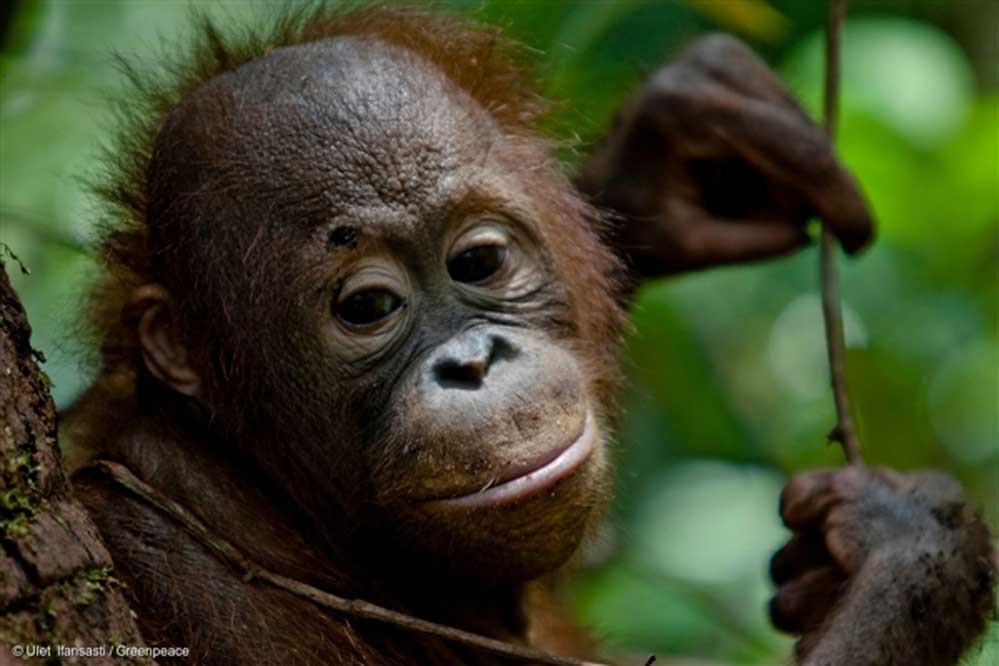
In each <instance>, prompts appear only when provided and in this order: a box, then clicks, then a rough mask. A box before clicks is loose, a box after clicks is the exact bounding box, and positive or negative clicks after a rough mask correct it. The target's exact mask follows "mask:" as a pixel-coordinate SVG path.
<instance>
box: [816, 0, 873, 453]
mask: <svg viewBox="0 0 999 666" xmlns="http://www.w3.org/2000/svg"><path fill="white" fill-rule="evenodd" d="M846 5H847V0H829V13H828V16H827V19H826V76H825V79H826V80H825V98H824V105H823V106H824V113H823V120H824V122H825V127H826V133H827V134H828V135H829V140H830V141H832V140H833V138H834V137H835V135H836V120H837V117H836V115H837V114H836V112H837V109H838V106H839V80H840V41H841V40H840V33H841V29H842V25H843V19H844V18H845V17H846ZM836 245H837V243H836V237H835V235H833V233H832V232H831V231H830V230H829V228H828V227H826V226H823V228H822V240H821V243H820V252H819V267H820V274H821V283H822V317H823V320H824V322H825V331H826V351H827V352H828V357H829V375H830V381H831V383H832V391H833V400H834V401H835V403H836V425H835V427H834V428H833V429H832V431H831V432H830V433H829V441H832V442H839V444H840V445H841V446H842V447H843V453H844V454H845V455H846V460H847V462H848V463H849V464H851V465H862V464H863V458H862V456H861V453H860V440H859V439H858V438H857V433H856V430H855V429H854V425H853V417H852V415H851V412H850V393H849V390H848V389H847V385H846V370H845V368H844V355H845V352H844V349H845V344H844V342H843V315H842V311H841V308H840V300H839V284H838V282H837V279H836Z"/></svg>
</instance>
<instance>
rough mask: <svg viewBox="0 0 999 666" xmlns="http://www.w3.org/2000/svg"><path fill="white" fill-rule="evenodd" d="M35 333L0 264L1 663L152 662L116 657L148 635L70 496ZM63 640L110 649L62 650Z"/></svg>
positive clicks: (104, 550)
mask: <svg viewBox="0 0 999 666" xmlns="http://www.w3.org/2000/svg"><path fill="white" fill-rule="evenodd" d="M30 335H31V328H30V327H29V326H28V321H27V317H26V316H25V313H24V308H23V307H22V306H21V302H20V300H19V299H18V297H17V294H15V293H14V290H13V288H12V287H11V284H10V280H9V279H8V276H7V272H6V270H5V267H4V262H3V261H0V666H8V665H11V664H25V663H26V664H32V663H45V664H84V663H85V664H88V665H93V666H96V665H98V664H119V663H125V662H126V661H127V662H128V663H129V664H135V663H137V662H138V663H145V664H152V663H153V662H152V661H151V660H141V659H138V660H137V659H128V660H126V659H123V658H119V657H117V656H116V654H115V650H114V646H116V645H127V646H142V645H143V642H142V637H141V636H140V634H139V630H138V628H137V627H136V624H135V620H134V619H133V614H132V611H131V609H130V608H129V606H128V602H127V601H126V600H125V597H124V595H123V594H122V589H121V584H120V583H118V581H117V580H116V579H115V577H114V575H113V570H112V565H111V556H110V555H109V554H108V551H107V548H106V547H105V546H104V543H103V541H102V540H101V537H100V534H99V533H98V532H97V528H96V527H95V526H94V524H93V522H92V521H91V520H90V517H89V516H88V515H87V513H86V511H85V510H84V508H83V507H82V506H81V505H80V504H79V503H78V502H76V500H74V499H73V498H72V497H71V495H70V491H69V484H68V482H67V479H66V474H65V472H64V471H63V469H62V464H61V461H60V457H59V449H58V446H57V442H56V420H55V406H54V405H53V403H52V397H51V395H50V393H49V386H48V378H47V377H46V376H45V375H44V374H43V373H42V371H41V370H40V369H39V368H38V362H37V361H38V360H39V358H40V355H39V353H38V352H36V351H34V350H33V349H32V348H31V345H30V343H29V338H30ZM60 646H67V647H68V646H74V647H77V648H81V647H86V648H100V647H102V646H103V649H104V650H105V651H107V652H108V654H106V655H104V656H98V657H97V658H82V657H78V656H60V654H59V648H60ZM33 648H35V649H36V654H35V656H30V655H31V653H32V649H33ZM38 650H40V652H39V651H38Z"/></svg>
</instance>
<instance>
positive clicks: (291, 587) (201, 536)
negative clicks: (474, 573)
mask: <svg viewBox="0 0 999 666" xmlns="http://www.w3.org/2000/svg"><path fill="white" fill-rule="evenodd" d="M91 467H92V468H93V469H95V470H97V471H99V472H102V473H103V474H105V475H106V476H107V477H108V478H110V479H111V480H113V481H114V482H115V483H117V484H118V485H120V486H122V487H123V488H125V489H127V490H128V491H130V492H131V493H132V494H134V495H136V496H137V497H139V498H141V499H142V500H144V501H145V502H147V503H149V504H151V505H152V506H154V507H156V508H157V509H158V510H160V511H162V512H163V513H165V514H167V515H168V516H170V517H171V518H173V519H174V520H176V521H177V522H178V523H179V524H180V525H181V526H182V527H183V528H184V530H185V531H186V532H187V533H188V534H190V535H191V536H192V537H194V538H195V539H196V540H197V541H198V542H199V543H201V545H203V546H205V547H206V548H207V549H208V550H209V551H211V552H212V553H213V554H214V555H215V556H216V557H217V558H219V559H220V560H221V561H223V562H225V563H226V564H227V565H229V566H230V567H231V568H232V569H233V571H235V572H236V573H238V574H239V575H240V576H241V577H242V579H243V581H245V582H246V583H251V582H257V583H261V584H264V585H270V586H271V587H276V588H279V589H282V590H285V591H286V592H290V593H291V594H294V595H295V596H297V597H301V598H302V599H305V600H307V601H310V602H311V603H313V604H315V605H316V606H319V607H322V608H327V609H330V610H333V611H336V612H339V613H343V614H344V615H349V616H351V617H355V618H363V619H365V620H370V621H374V622H383V623H386V624H391V625H393V626H396V627H400V628H402V629H405V630H407V631H412V632H414V633H417V634H424V635H428V636H436V637H438V638H441V639H444V640H446V641H450V642H452V643H460V644H462V645H467V646H469V647H472V648H475V649H477V650H479V651H482V652H487V653H490V654H494V655H497V656H500V657H504V658H506V659H514V660H517V661H522V662H528V663H531V664H545V665H546V666H605V665H604V664H600V663H597V662H592V661H583V660H581V659H574V658H572V657H561V656H558V655H554V654H550V653H548V652H542V651H541V650H537V649H535V648H532V647H529V646H527V645H517V644H514V643H508V642H506V641H500V640H496V639H495V638H489V637H487V636H482V635H479V634H474V633H472V632H469V631H465V630H463V629H458V628H457V627H452V626H449V625H446V624H438V623H436V622H430V621H428V620H423V619H420V618H418V617H414V616H412V615H408V614H406V613H400V612H399V611H394V610H392V609H389V608H385V607H383V606H378V605H376V604H373V603H371V602H369V601H365V600H364V599H347V598H344V597H340V596H337V595H335V594H331V593H329V592H326V591H325V590H320V589H319V588H317V587H313V586H312V585H308V584H307V583H303V582H302V581H300V580H295V579H294V578H288V577H287V576H282V575H280V574H277V573H274V572H272V571H269V570H267V569H265V568H263V567H262V566H260V565H259V564H257V563H256V562H254V561H253V560H251V559H250V558H248V557H247V556H246V555H245V554H243V553H242V552H241V551H240V550H239V549H238V548H236V547H235V546H234V545H232V544H231V543H229V542H228V541H226V540H225V539H223V538H222V537H221V536H219V535H218V534H216V533H214V532H213V531H212V530H211V529H209V528H208V527H207V526H206V525H205V524H204V523H203V522H201V521H200V520H199V519H198V518H197V517H195V515H194V514H193V513H191V512H190V511H188V510H187V509H186V508H184V507H183V506H181V505H180V504H178V503H177V502H175V501H173V500H172V499H170V498H169V497H167V496H166V495H164V494H163V493H161V492H160V491H158V490H157V489H155V488H153V487H152V486H150V485H149V484H147V483H145V482H144V481H142V480H141V479H139V478H138V477H137V476H135V475H134V474H132V472H131V471H130V470H129V469H128V468H127V467H125V466H124V465H121V464H119V463H115V462H110V461H108V460H97V461H94V462H93V463H91ZM654 661H655V657H650V659H649V661H648V662H647V663H649V664H651V663H653V662H654Z"/></svg>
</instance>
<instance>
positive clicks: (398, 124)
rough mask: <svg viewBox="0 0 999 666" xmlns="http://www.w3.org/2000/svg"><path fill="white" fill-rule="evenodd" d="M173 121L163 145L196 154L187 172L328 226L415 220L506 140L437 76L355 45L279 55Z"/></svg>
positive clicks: (212, 89)
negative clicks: (327, 219) (308, 206)
mask: <svg viewBox="0 0 999 666" xmlns="http://www.w3.org/2000/svg"><path fill="white" fill-rule="evenodd" d="M171 115H172V117H171V119H170V121H171V122H168V124H167V128H168V129H167V130H165V132H164V133H168V134H169V136H168V137H167V141H169V142H170V143H172V144H173V146H177V144H178V143H190V144H191V145H190V146H188V148H186V149H182V150H183V152H186V153H191V154H193V155H194V159H190V160H185V162H186V164H187V166H188V168H199V167H200V168H205V169H207V170H208V171H210V172H211V173H212V174H213V177H215V178H219V179H221V180H220V181H219V182H225V183H232V182H234V181H235V182H236V183H239V184H242V185H243V186H244V187H246V186H250V188H251V189H253V190H254V191H256V192H261V191H266V192H268V193H269V196H271V197H272V198H273V200H274V201H284V202H285V203H286V204H287V205H292V202H291V201H289V198H293V199H294V201H295V202H297V204H302V203H312V204H314V205H313V208H314V209H317V210H323V211H325V212H326V214H328V215H331V216H336V215H338V214H341V213H342V212H344V211H346V210H348V209H351V208H374V207H378V206H390V207H392V208H401V209H409V210H410V211H411V212H414V213H416V212H417V209H419V208H422V207H424V206H425V205H426V203H427V202H428V201H429V200H431V199H434V198H435V195H437V194H439V190H440V187H441V183H442V181H444V180H445V179H448V178H449V177H451V176H454V175H455V173H456V172H457V171H458V170H460V169H461V168H463V167H468V165H475V164H479V163H482V162H483V161H484V160H486V159H487V157H488V155H489V153H490V151H491V150H492V149H493V147H494V146H495V145H496V143H497V141H498V140H501V133H500V131H499V130H498V128H497V126H496V124H495V123H494V122H493V120H492V117H491V116H490V115H489V114H488V113H487V112H486V111H485V110H483V109H482V108H481V107H479V106H477V105H476V104H475V102H474V101H473V100H472V99H471V98H470V97H469V96H468V95H467V94H466V93H465V92H464V91H463V90H462V89H460V88H459V87H457V86H456V85H455V84H454V83H453V82H451V81H450V80H449V79H448V78H447V77H446V76H444V74H443V73H441V72H440V71H439V70H438V69H436V68H435V67H434V66H433V65H432V64H430V63H429V62H427V61H425V60H424V59H422V58H421V57H420V56H418V55H416V54H414V53H412V52H410V51H407V50H405V49H403V48H400V47H396V46H392V45H388V44H385V43H383V42H379V41H376V40H372V39H361V38H354V37H337V38H333V39H329V40H324V41H320V42H314V43H310V44H304V45H299V46H291V47H285V48H280V49H277V50H275V51H273V52H271V53H269V54H267V55H265V56H263V57H261V58H258V59H257V60H253V61H251V62H249V63H247V64H245V65H243V66H241V67H239V68H237V69H236V70H233V71H232V72H228V73H226V74H223V75H221V76H218V77H216V78H215V79H212V80H210V81H208V82H207V83H206V84H204V85H203V86H202V87H201V88H199V89H198V90H197V91H196V92H195V93H194V94H193V95H192V96H191V98H189V100H188V101H187V103H185V104H184V105H182V107H180V108H179V109H177V111H175V112H174V114H171ZM162 139H163V137H161V141H158V143H163V141H162ZM437 198H439V197H437Z"/></svg>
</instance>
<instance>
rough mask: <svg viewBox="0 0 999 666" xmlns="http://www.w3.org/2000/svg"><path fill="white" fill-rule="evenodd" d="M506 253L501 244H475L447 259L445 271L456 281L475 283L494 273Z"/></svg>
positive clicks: (503, 260)
mask: <svg viewBox="0 0 999 666" xmlns="http://www.w3.org/2000/svg"><path fill="white" fill-rule="evenodd" d="M506 255H507V250H506V247H504V246H502V245H477V246H476V247H473V248H469V249H468V250H465V251H464V252H462V253H461V254H459V255H457V256H455V257H454V258H453V259H451V260H450V261H448V263H447V271H448V273H449V274H450V275H451V279H452V280H454V281H456V282H464V283H466V284H475V283H476V282H482V281H483V280H486V279H488V278H490V277H492V276H493V275H495V274H496V273H497V272H498V271H499V269H500V268H502V267H503V262H505V261H506Z"/></svg>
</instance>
